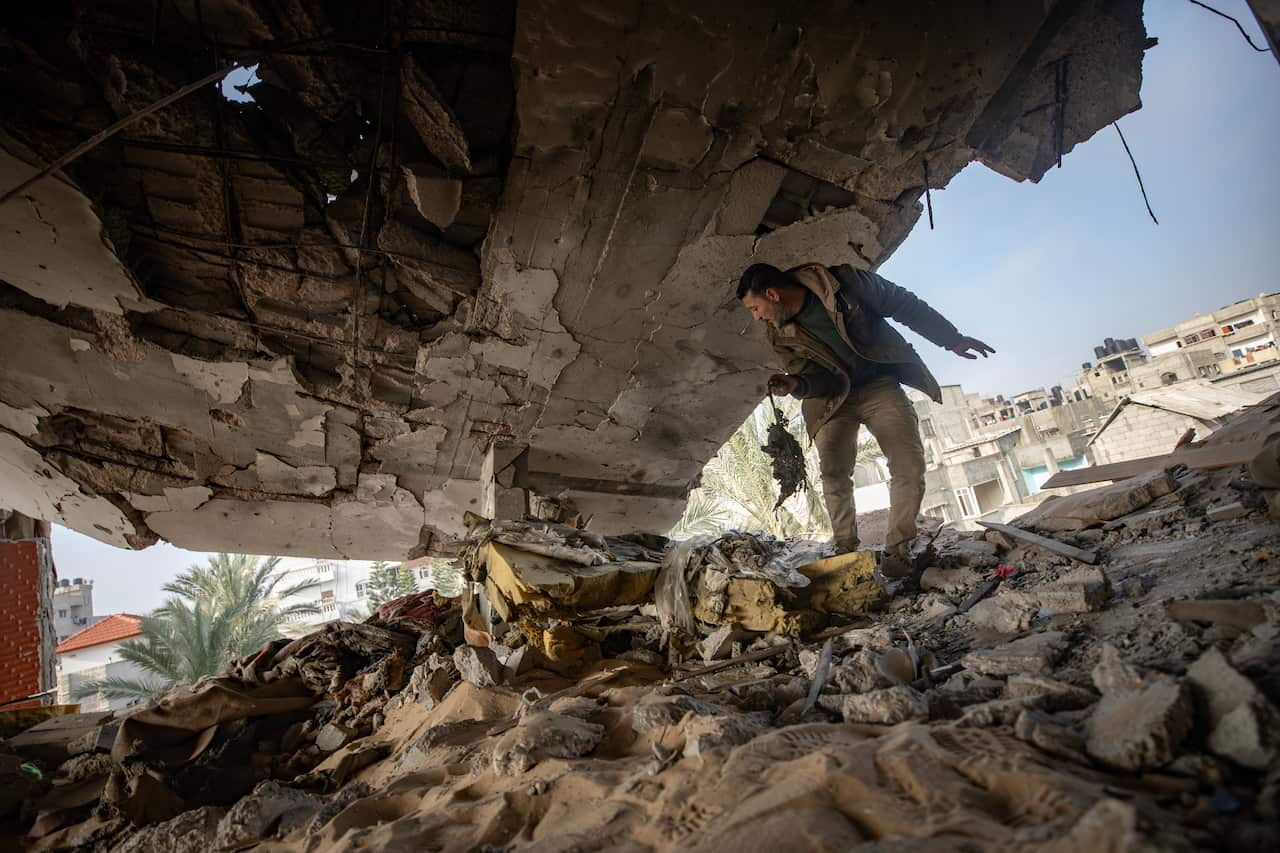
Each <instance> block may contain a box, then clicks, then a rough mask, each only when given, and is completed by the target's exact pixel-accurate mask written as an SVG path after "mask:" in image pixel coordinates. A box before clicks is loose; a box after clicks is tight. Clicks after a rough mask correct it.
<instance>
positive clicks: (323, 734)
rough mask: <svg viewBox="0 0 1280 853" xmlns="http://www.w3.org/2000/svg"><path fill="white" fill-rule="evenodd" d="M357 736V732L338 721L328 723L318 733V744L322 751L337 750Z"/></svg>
mask: <svg viewBox="0 0 1280 853" xmlns="http://www.w3.org/2000/svg"><path fill="white" fill-rule="evenodd" d="M354 737H355V732H354V731H353V730H352V729H349V728H347V727H346V726H343V725H339V724H338V723H326V724H325V726H324V728H322V729H321V730H320V731H319V733H318V734H316V746H317V747H318V748H319V749H320V751H321V752H336V751H337V750H339V749H342V747H344V746H346V745H347V744H348V743H349V742H350V741H351V740H352V739H353V738H354Z"/></svg>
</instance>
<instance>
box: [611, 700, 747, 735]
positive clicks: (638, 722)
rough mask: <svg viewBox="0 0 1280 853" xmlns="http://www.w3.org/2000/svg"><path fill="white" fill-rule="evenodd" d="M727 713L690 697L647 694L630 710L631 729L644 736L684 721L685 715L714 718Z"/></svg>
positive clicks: (721, 708)
mask: <svg viewBox="0 0 1280 853" xmlns="http://www.w3.org/2000/svg"><path fill="white" fill-rule="evenodd" d="M725 713H728V711H727V710H726V709H725V708H723V707H721V706H720V705H713V704H712V703H710V702H704V701H702V700H701V699H695V698H693V697H692V696H685V695H683V694H682V695H678V696H661V695H657V694H649V695H648V696H645V697H644V698H642V699H641V700H640V701H639V702H637V703H636V704H635V705H633V706H632V708H631V728H632V729H634V730H635V732H636V734H640V735H645V734H649V733H650V732H654V731H657V730H660V729H662V728H665V727H667V726H671V725H675V724H676V723H678V722H680V721H681V720H683V719H684V716H685V714H694V715H696V716H715V715H717V714H725Z"/></svg>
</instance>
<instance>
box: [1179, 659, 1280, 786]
mask: <svg viewBox="0 0 1280 853" xmlns="http://www.w3.org/2000/svg"><path fill="white" fill-rule="evenodd" d="M1187 680H1188V681H1190V682H1191V685H1192V686H1193V687H1194V688H1195V694H1196V699H1197V707H1198V708H1199V709H1200V710H1201V711H1202V712H1203V715H1204V718H1205V719H1206V720H1207V721H1208V726H1209V739H1208V742H1207V743H1208V746H1209V749H1210V751H1212V752H1213V753H1214V754H1215V755H1220V756H1222V757H1223V758H1229V759H1231V760H1232V761H1234V762H1236V763H1237V764H1240V765H1242V766H1244V767H1251V768H1254V769H1256V770H1261V769H1264V768H1266V767H1267V765H1268V764H1270V763H1271V759H1272V757H1273V756H1274V755H1275V740H1276V732H1277V731H1278V730H1280V714H1277V712H1276V709H1275V708H1274V707H1273V706H1272V705H1271V703H1270V702H1268V701H1267V698H1266V697H1265V696H1264V695H1263V694H1262V691H1260V690H1259V689H1258V688H1257V687H1256V686H1255V685H1254V683H1253V682H1252V681H1250V680H1249V679H1248V678H1246V677H1245V676H1243V675H1241V674H1240V673H1239V672H1238V671H1237V670H1236V669H1235V667H1233V666H1232V665H1231V662H1230V661H1229V660H1227V657H1226V655H1224V654H1222V652H1220V651H1218V650H1217V649H1213V648H1211V649H1209V650H1208V651H1206V652H1205V653H1204V654H1202V655H1201V656H1200V658H1199V659H1198V660H1197V661H1196V662H1195V663H1193V664H1192V665H1191V667H1190V668H1189V669H1188V670H1187Z"/></svg>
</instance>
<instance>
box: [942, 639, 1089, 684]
mask: <svg viewBox="0 0 1280 853" xmlns="http://www.w3.org/2000/svg"><path fill="white" fill-rule="evenodd" d="M1066 650H1067V637H1066V635H1065V634H1063V633H1062V632H1061V631H1045V632H1043V633H1040V634H1032V635H1030V636H1028V637H1021V638H1019V639H1017V640H1014V641H1012V642H1009V643H1005V644H1004V645H1001V646H996V647H995V648H991V649H978V650H976V651H972V652H969V653H968V654H967V655H965V656H964V657H963V658H962V659H961V661H960V662H961V663H963V664H964V666H965V668H966V669H971V670H973V671H974V672H978V673H981V674H983V675H1013V674H1014V673H1023V672H1031V673H1047V672H1052V671H1053V667H1054V664H1056V663H1057V662H1058V661H1059V660H1060V659H1061V658H1062V654H1063V652H1065V651H1066Z"/></svg>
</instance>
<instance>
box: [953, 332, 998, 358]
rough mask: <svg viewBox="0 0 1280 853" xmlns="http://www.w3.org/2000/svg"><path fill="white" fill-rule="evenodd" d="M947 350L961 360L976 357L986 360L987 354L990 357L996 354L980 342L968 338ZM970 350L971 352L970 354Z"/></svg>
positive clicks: (962, 339)
mask: <svg viewBox="0 0 1280 853" xmlns="http://www.w3.org/2000/svg"><path fill="white" fill-rule="evenodd" d="M947 349H949V350H951V351H952V352H953V353H955V354H956V355H958V356H960V357H961V358H977V357H978V356H982V357H983V358H986V357H987V354H988V353H990V354H991V355H995V354H996V351H995V350H993V349H992V348H991V347H989V346H987V345H986V344H984V343H983V342H982V341H980V340H978V339H977V338H968V337H964V338H961V339H960V340H958V341H956V342H955V343H954V344H952V345H951V346H949V347H947ZM970 350H972V352H970Z"/></svg>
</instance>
